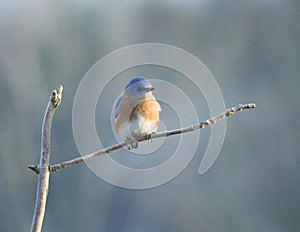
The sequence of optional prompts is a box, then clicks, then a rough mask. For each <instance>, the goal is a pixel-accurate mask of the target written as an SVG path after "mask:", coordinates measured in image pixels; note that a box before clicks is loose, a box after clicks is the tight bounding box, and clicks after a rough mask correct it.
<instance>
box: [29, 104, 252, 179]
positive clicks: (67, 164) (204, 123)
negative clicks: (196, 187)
mask: <svg viewBox="0 0 300 232" xmlns="http://www.w3.org/2000/svg"><path fill="white" fill-rule="evenodd" d="M255 107H256V105H255V104H254V103H249V104H239V105H237V106H235V107H232V108H229V109H227V110H226V111H224V112H223V113H221V114H219V115H217V116H215V117H212V118H210V119H208V120H205V121H202V122H200V123H198V124H196V125H192V126H189V127H185V128H180V129H176V130H168V131H164V132H160V133H156V134H152V135H146V136H142V137H139V138H135V141H136V142H141V141H144V140H148V139H154V138H160V137H168V136H172V135H178V134H183V133H187V132H191V131H194V130H197V129H202V128H204V127H206V126H210V125H212V124H215V123H216V122H217V121H219V120H221V119H224V118H226V117H229V116H232V115H234V114H235V113H237V112H239V111H242V110H245V109H253V108H255ZM125 146H128V144H127V143H126V142H124V143H119V144H115V145H113V146H110V147H107V148H104V149H101V150H98V151H96V152H93V153H90V154H87V155H84V156H81V157H78V158H75V159H72V160H68V161H65V162H61V163H58V164H54V165H51V166H50V168H49V170H50V172H54V171H58V170H60V169H62V168H67V167H70V166H72V165H75V164H78V163H82V162H84V161H87V160H90V159H93V158H95V157H97V156H99V155H103V154H107V153H110V152H112V151H115V150H118V149H120V148H121V147H125ZM28 167H29V168H30V169H32V170H33V171H34V172H36V173H39V172H40V168H39V166H32V165H31V166H28Z"/></svg>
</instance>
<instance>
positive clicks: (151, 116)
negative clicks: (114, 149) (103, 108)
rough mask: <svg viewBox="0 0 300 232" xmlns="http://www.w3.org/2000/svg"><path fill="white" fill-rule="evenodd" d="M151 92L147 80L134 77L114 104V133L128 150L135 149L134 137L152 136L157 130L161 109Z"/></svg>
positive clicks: (151, 88)
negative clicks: (126, 144) (126, 145)
mask: <svg viewBox="0 0 300 232" xmlns="http://www.w3.org/2000/svg"><path fill="white" fill-rule="evenodd" d="M152 90H154V88H153V87H152V85H151V83H150V81H149V80H148V79H146V78H143V77H135V78H133V79H131V80H130V81H129V83H128V84H127V85H126V86H125V89H124V91H123V95H122V96H121V97H120V98H119V99H118V101H117V102H116V105H115V115H114V116H115V131H116V133H117V135H118V136H119V137H120V138H121V139H123V140H126V142H127V143H128V149H130V148H137V145H138V144H137V142H134V138H135V137H139V136H144V135H148V134H152V133H155V132H156V130H157V127H158V124H159V112H160V111H161V107H160V105H159V103H158V102H157V101H156V99H155V97H154V96H153V95H152ZM150 141H151V140H148V142H150ZM133 143H135V146H133Z"/></svg>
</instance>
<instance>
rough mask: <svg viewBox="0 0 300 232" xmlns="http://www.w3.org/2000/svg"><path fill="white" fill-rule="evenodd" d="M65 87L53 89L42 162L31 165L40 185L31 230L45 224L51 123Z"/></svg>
mask: <svg viewBox="0 0 300 232" xmlns="http://www.w3.org/2000/svg"><path fill="white" fill-rule="evenodd" d="M62 91H63V87H62V86H61V85H60V86H59V87H58V88H57V89H55V90H53V92H52V94H51V96H50V99H49V102H48V106H47V109H46V112H45V115H44V120H43V126H42V138H41V143H42V144H41V156H40V164H39V166H38V167H35V166H30V167H29V168H30V169H32V170H34V171H35V172H37V173H38V174H39V175H38V186H37V193H36V202H35V209H34V214H33V219H32V224H31V232H37V231H41V229H42V225H43V219H44V215H45V208H46V201H47V195H48V188H49V176H50V170H49V166H50V132H51V123H52V119H53V116H54V113H55V111H56V109H57V107H58V106H59V103H60V102H61V98H62Z"/></svg>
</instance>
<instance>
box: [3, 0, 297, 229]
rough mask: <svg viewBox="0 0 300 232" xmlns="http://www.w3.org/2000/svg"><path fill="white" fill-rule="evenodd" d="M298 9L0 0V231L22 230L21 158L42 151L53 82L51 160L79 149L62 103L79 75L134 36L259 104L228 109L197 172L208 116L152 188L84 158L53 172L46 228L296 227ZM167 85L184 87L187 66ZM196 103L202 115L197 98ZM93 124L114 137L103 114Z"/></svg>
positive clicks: (29, 179) (277, 1) (276, 3)
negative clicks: (172, 51) (114, 181)
mask: <svg viewBox="0 0 300 232" xmlns="http://www.w3.org/2000/svg"><path fill="white" fill-rule="evenodd" d="M299 12H300V4H299V1H296V0H294V1H293V0H290V1H288V0H253V1H246V0H242V1H234V0H232V1H221V0H200V1H195V0H189V1H176V2H175V1H170V0H169V1H156V0H155V1H138V0H127V1H120V2H118V3H117V2H113V1H93V0H89V1H58V0H54V1H37V0H36V1H14V0H12V1H0V102H1V111H0V112H1V113H0V188H1V190H0V231H28V230H29V228H30V224H31V219H32V214H33V209H34V202H35V194H36V184H37V176H36V175H35V174H34V173H33V172H31V171H30V170H28V169H27V165H30V164H36V163H37V162H38V159H39V152H40V130H41V123H42V118H43V114H44V110H45V108H46V104H47V102H48V98H49V94H50V92H51V90H52V89H54V88H55V87H57V86H58V85H59V84H62V85H63V86H64V96H63V101H62V104H61V106H60V108H59V110H58V112H57V113H56V115H55V118H54V122H53V128H52V147H51V149H52V150H51V163H57V162H60V161H64V160H68V159H70V158H74V157H76V156H77V154H78V151H77V148H76V144H75V142H74V138H73V133H72V123H71V122H72V104H73V99H74V95H75V92H76V88H77V86H78V84H79V83H80V80H81V79H82V77H83V76H84V74H85V73H86V72H87V71H88V69H89V68H90V67H91V66H92V65H93V64H94V63H95V62H96V61H98V60H99V59H100V58H101V57H103V56H105V55H106V54H108V53H110V52H112V51H114V50H115V49H118V48H121V47H124V46H128V45H131V44H135V43H145V42H155V43H165V44H170V45H173V46H177V47H180V48H182V49H185V50H187V51H188V52H190V53H192V54H193V55H195V56H196V57H198V58H199V59H200V60H202V61H203V62H204V63H205V64H206V66H207V67H208V68H209V69H210V71H211V72H212V74H213V75H214V77H215V79H216V80H217V82H218V84H219V86H220V88H221V90H222V92H223V95H224V99H225V102H226V106H228V107H229V106H233V105H235V104H237V103H246V102H255V103H257V105H258V107H257V109H255V110H253V111H248V112H244V113H241V114H238V115H236V116H234V117H233V118H229V119H228V120H227V126H228V127H227V134H226V138H225V142H224V145H223V148H222V150H221V153H220V155H219V158H218V159H217V161H216V163H215V164H214V166H213V167H212V169H211V170H210V171H209V172H208V173H206V174H205V175H203V176H199V175H198V172H197V171H198V166H199V164H200V162H201V159H202V155H203V151H204V150H205V147H204V145H205V143H206V142H207V138H208V136H209V131H210V129H209V128H207V129H204V130H203V132H202V131H201V133H203V137H201V138H203V139H202V140H201V141H200V143H199V147H198V150H197V153H196V155H195V157H194V159H193V160H192V162H191V163H190V164H189V165H188V166H187V168H186V169H185V170H184V171H183V172H182V173H181V174H180V175H179V176H178V177H176V178H175V179H174V180H172V181H171V182H169V183H167V184H165V185H162V186H160V187H156V188H153V189H149V190H140V191H134V190H127V189H122V188H118V187H115V186H112V185H110V184H108V183H106V182H104V181H103V180H101V179H100V178H99V177H97V176H96V175H95V174H94V173H93V172H92V171H90V169H89V168H87V166H86V165H85V164H80V165H76V166H73V167H70V168H68V169H64V170H61V171H60V172H57V173H53V174H52V175H51V179H50V192H49V197H48V204H47V209H46V215H45V220H44V226H43V231H130V232H131V231H251V232H252V231H272V232H280V231H298V230H300V223H299V217H300V152H299V138H300V133H299V130H300V123H299V117H300V111H299V104H298V100H299V97H300V94H299V86H300V78H299V74H300V44H299V41H300V24H299V22H300V14H299ZM144 71H145V70H144ZM156 72H157V73H159V72H160V71H159V70H156ZM99 78H101V77H99ZM151 78H155V77H151ZM168 78H169V79H168V80H169V81H170V80H171V79H172V78H171V77H168ZM126 81H127V79H126V80H125V79H122V81H121V82H120V84H119V87H120V88H118V89H116V90H114V91H116V94H118V93H119V92H120V90H121V86H123V84H124V83H126ZM176 83H177V84H178V85H180V86H181V87H182V88H183V89H187V90H188V89H189V86H188V85H189V83H187V82H186V81H185V79H184V78H179V77H178V80H176ZM191 88H192V87H191ZM187 92H189V91H187ZM198 95H199V96H200V95H201V93H198ZM194 97H195V99H197V95H196V96H194ZM100 101H101V100H99V102H100ZM111 101H112V102H113V101H114V99H113V100H111ZM196 103H197V104H198V102H195V105H196V106H195V107H196V108H197V111H198V113H199V115H200V116H199V117H201V118H200V120H201V119H206V117H207V116H209V111H208V109H207V107H206V105H205V102H204V103H202V101H200V102H199V104H200V106H198V105H197V104H196ZM202 104H203V107H202V106H201V105H202ZM97 112H98V111H97ZM170 112H171V111H170ZM99 117H100V116H99ZM103 117H104V116H103ZM164 117H166V115H165V116H164ZM175 121H176V120H175ZM97 123H98V124H97V127H98V129H99V130H101V129H102V130H104V131H108V133H107V134H106V135H107V136H108V137H106V138H103V139H105V141H106V142H107V145H111V144H113V141H114V140H113V138H112V137H111V136H112V132H111V128H110V124H105V125H103V127H102V126H101V124H99V123H100V120H99V121H97ZM175 123H176V122H175ZM174 127H175V126H174ZM104 136H105V134H104ZM175 141H176V138H175ZM154 142H155V141H154ZM202 145H203V146H202ZM118 152H119V154H121V153H122V151H117V152H115V153H114V154H113V155H115V156H118Z"/></svg>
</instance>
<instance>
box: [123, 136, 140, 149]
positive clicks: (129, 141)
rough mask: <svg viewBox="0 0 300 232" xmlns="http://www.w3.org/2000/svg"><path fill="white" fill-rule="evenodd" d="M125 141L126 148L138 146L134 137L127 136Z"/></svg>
mask: <svg viewBox="0 0 300 232" xmlns="http://www.w3.org/2000/svg"><path fill="white" fill-rule="evenodd" d="M125 142H126V144H127V148H128V150H131V149H136V148H138V142H137V141H136V140H135V139H134V138H127V139H126V141H125Z"/></svg>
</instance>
